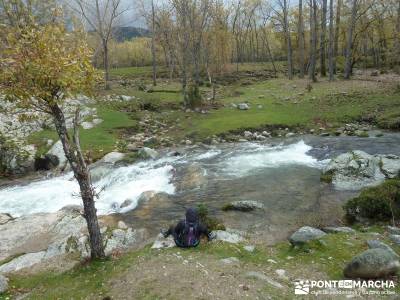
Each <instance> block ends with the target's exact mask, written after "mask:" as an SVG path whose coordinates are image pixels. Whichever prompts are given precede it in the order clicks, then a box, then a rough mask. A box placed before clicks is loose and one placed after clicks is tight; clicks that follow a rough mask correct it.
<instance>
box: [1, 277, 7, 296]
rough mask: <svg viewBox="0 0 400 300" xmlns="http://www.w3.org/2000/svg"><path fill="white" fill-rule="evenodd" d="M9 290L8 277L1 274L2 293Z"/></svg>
mask: <svg viewBox="0 0 400 300" xmlns="http://www.w3.org/2000/svg"><path fill="white" fill-rule="evenodd" d="M7 290H8V278H7V277H5V276H3V275H0V294H2V293H5V292H7Z"/></svg>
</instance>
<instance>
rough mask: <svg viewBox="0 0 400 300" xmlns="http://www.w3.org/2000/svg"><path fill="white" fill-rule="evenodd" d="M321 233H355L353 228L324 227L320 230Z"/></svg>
mask: <svg viewBox="0 0 400 300" xmlns="http://www.w3.org/2000/svg"><path fill="white" fill-rule="evenodd" d="M322 230H323V231H325V232H326V233H349V234H354V233H356V231H355V230H354V229H353V228H350V227H332V226H328V227H324V228H322Z"/></svg>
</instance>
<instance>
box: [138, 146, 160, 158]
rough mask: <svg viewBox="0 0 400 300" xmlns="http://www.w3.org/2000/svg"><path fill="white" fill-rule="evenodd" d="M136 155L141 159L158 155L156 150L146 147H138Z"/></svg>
mask: <svg viewBox="0 0 400 300" xmlns="http://www.w3.org/2000/svg"><path fill="white" fill-rule="evenodd" d="M138 155H139V157H140V158H142V159H156V158H157V157H158V156H159V154H158V152H157V151H156V150H154V149H151V148H148V147H143V148H140V149H139V151H138Z"/></svg>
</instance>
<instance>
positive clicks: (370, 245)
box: [367, 240, 399, 257]
mask: <svg viewBox="0 0 400 300" xmlns="http://www.w3.org/2000/svg"><path fill="white" fill-rule="evenodd" d="M367 245H368V248H369V249H377V248H380V249H384V250H386V251H388V252H389V253H391V254H392V255H393V256H394V257H399V255H398V254H397V253H396V252H395V251H394V250H393V249H392V248H391V247H390V246H389V245H386V244H385V243H384V242H381V241H378V240H368V241H367Z"/></svg>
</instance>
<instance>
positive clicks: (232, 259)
mask: <svg viewBox="0 0 400 300" xmlns="http://www.w3.org/2000/svg"><path fill="white" fill-rule="evenodd" d="M220 261H221V262H222V263H224V264H227V265H230V264H237V263H240V260H239V259H238V258H237V257H228V258H223V259H221V260H220Z"/></svg>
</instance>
